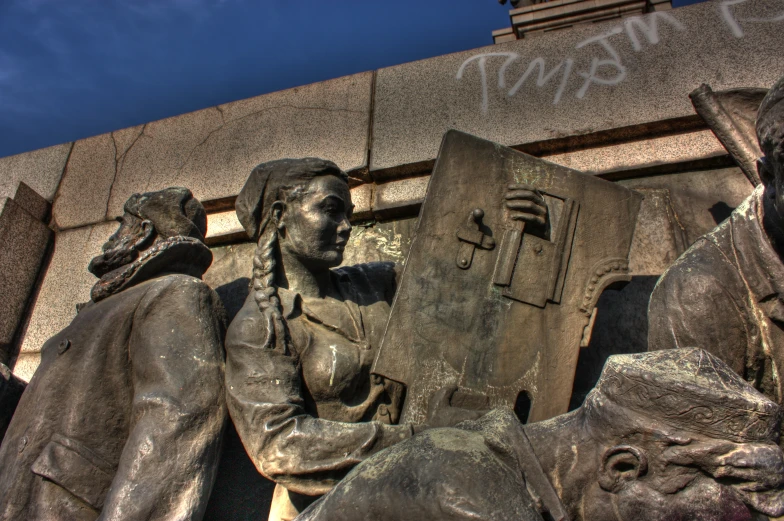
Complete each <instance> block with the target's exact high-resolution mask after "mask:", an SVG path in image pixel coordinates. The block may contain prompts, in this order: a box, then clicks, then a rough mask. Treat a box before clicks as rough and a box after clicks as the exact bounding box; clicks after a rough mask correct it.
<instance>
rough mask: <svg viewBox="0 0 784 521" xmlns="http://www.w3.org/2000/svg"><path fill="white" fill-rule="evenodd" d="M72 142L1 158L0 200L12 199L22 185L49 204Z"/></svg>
mask: <svg viewBox="0 0 784 521" xmlns="http://www.w3.org/2000/svg"><path fill="white" fill-rule="evenodd" d="M70 150H71V143H63V144H62V145H56V146H53V147H48V148H42V149H40V150H33V151H32V152H25V153H24V154H17V155H15V156H8V157H3V158H0V197H13V196H14V193H15V192H16V187H17V185H18V184H19V182H20V181H21V182H23V183H25V184H27V185H28V186H29V187H30V188H32V189H33V190H34V191H35V192H37V193H39V194H41V196H42V197H43V198H44V199H46V200H47V201H52V199H54V194H55V192H56V191H57V185H58V184H59V183H60V178H61V177H62V175H63V169H64V168H65V162H66V160H67V159H68V153H69V152H70Z"/></svg>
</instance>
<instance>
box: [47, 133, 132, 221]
mask: <svg viewBox="0 0 784 521" xmlns="http://www.w3.org/2000/svg"><path fill="white" fill-rule="evenodd" d="M115 158H116V152H115V143H114V141H113V139H112V135H111V134H102V135H100V136H95V137H91V138H87V139H80V140H79V141H76V142H75V143H74V145H73V150H72V151H71V157H70V158H69V159H68V164H67V165H66V167H65V173H64V174H63V179H62V181H61V182H60V188H59V189H58V190H57V198H56V200H55V202H54V205H53V206H52V224H53V225H54V226H56V227H57V228H60V229H67V228H74V227H77V226H84V225H85V224H91V223H96V222H100V221H103V220H105V218H106V205H107V201H108V197H109V192H110V191H111V189H112V183H114V180H115V168H116V161H115ZM137 191H139V192H141V191H143V190H137ZM126 199H127V198H126ZM123 202H124V201H123Z"/></svg>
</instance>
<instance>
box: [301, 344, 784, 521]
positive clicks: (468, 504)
mask: <svg viewBox="0 0 784 521" xmlns="http://www.w3.org/2000/svg"><path fill="white" fill-rule="evenodd" d="M779 422H780V409H779V407H778V406H777V405H776V404H775V403H773V402H772V401H770V400H768V399H767V398H765V397H764V396H762V395H761V394H760V393H758V392H757V391H755V390H754V389H753V388H752V387H751V386H749V385H748V384H747V383H746V382H744V381H743V379H742V378H740V377H739V376H738V375H736V374H735V373H734V372H733V371H732V370H731V369H730V368H729V367H728V366H727V365H726V364H724V363H723V362H721V360H719V359H717V358H715V357H713V356H712V355H711V354H709V353H708V352H706V351H703V350H699V349H689V350H684V351H659V352H654V353H642V354H635V355H616V356H613V357H610V358H609V360H608V362H607V364H606V366H605V368H604V371H603V372H602V376H601V378H600V380H599V382H598V384H597V386H596V388H595V389H594V390H593V391H592V392H591V393H590V394H589V395H588V397H587V398H586V400H585V402H584V403H583V405H582V406H581V407H580V408H579V409H577V410H575V411H573V412H571V413H568V414H564V415H562V416H558V417H556V418H553V419H551V420H548V421H544V422H540V423H532V424H527V425H522V424H521V423H520V422H519V421H518V420H517V418H516V417H515V415H514V414H513V413H512V411H511V410H509V409H497V410H494V411H492V412H490V413H489V414H487V415H485V416H484V417H482V418H481V419H479V420H475V421H466V422H463V423H460V424H459V425H457V426H456V427H455V428H444V429H433V430H428V431H425V432H423V433H421V434H418V435H417V436H415V437H413V438H411V439H409V440H407V441H405V442H403V443H400V444H398V445H396V446H395V447H392V448H389V449H387V450H385V451H382V452H379V453H378V454H376V455H374V456H372V457H371V458H369V459H367V460H365V461H364V462H362V463H361V464H359V465H358V466H357V467H356V468H355V469H354V470H353V471H352V472H351V473H350V474H349V475H348V476H347V477H346V478H345V479H344V480H343V481H342V482H341V483H340V484H338V485H337V486H336V487H335V488H334V489H333V490H332V491H331V492H330V493H329V494H327V495H325V496H324V497H322V498H321V499H320V500H319V501H318V502H316V503H314V504H313V505H312V506H311V507H310V508H309V509H308V510H306V511H305V512H304V513H303V514H302V515H300V516H299V517H297V520H298V521H318V520H324V521H361V520H365V519H374V520H379V521H403V520H405V521H430V520H446V519H449V520H475V519H492V520H493V521H507V520H508V521H518V520H530V521H534V520H538V521H542V520H543V519H553V520H555V521H567V520H573V521H621V520H633V521H645V520H651V521H660V520H664V519H681V520H690V521H708V520H710V521H730V520H740V519H744V520H751V519H760V518H759V517H756V516H758V515H759V514H764V515H768V516H779V515H781V514H782V513H784V490H782V487H783V486H784V454H782V451H781V449H780V448H779V447H778V445H777V441H778V432H779V427H780V426H779Z"/></svg>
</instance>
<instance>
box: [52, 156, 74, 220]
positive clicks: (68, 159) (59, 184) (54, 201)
mask: <svg viewBox="0 0 784 521" xmlns="http://www.w3.org/2000/svg"><path fill="white" fill-rule="evenodd" d="M75 146H76V141H72V142H71V148H69V149H68V155H67V156H66V157H65V163H64V164H63V170H62V172H60V180H59V181H58V182H57V188H56V189H55V191H54V197H52V209H51V218H50V226H53V227H54V228H55V230H59V229H60V227H59V226H58V224H57V218H56V217H57V216H56V215H55V212H54V208H55V205H56V204H57V201H58V200H59V199H60V195H62V192H61V191H60V188H62V186H63V181H64V180H65V175H66V174H67V173H68V164H69V163H70V162H71V154H73V150H74V147H75Z"/></svg>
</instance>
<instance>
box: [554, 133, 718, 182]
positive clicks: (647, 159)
mask: <svg viewBox="0 0 784 521" xmlns="http://www.w3.org/2000/svg"><path fill="white" fill-rule="evenodd" d="M725 155H727V151H726V150H725V149H724V147H723V146H722V145H721V143H719V140H718V139H716V137H715V136H714V135H713V133H712V132H711V131H710V130H703V131H699V132H691V133H686V134H678V135H675V136H666V137H660V138H654V139H645V140H641V141H634V142H631V143H623V144H621V145H613V146H606V147H598V148H591V149H587V150H580V151H577V152H567V153H565V154H554V155H550V156H545V157H544V159H546V160H548V161H552V162H553V163H557V164H559V165H562V166H565V167H568V168H574V169H575V170H579V171H580V172H585V173H586V174H606V173H609V172H620V171H624V170H634V169H639V168H649V167H654V166H656V165H663V164H667V163H681V162H685V161H696V160H699V159H706V158H711V157H717V156H725Z"/></svg>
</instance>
